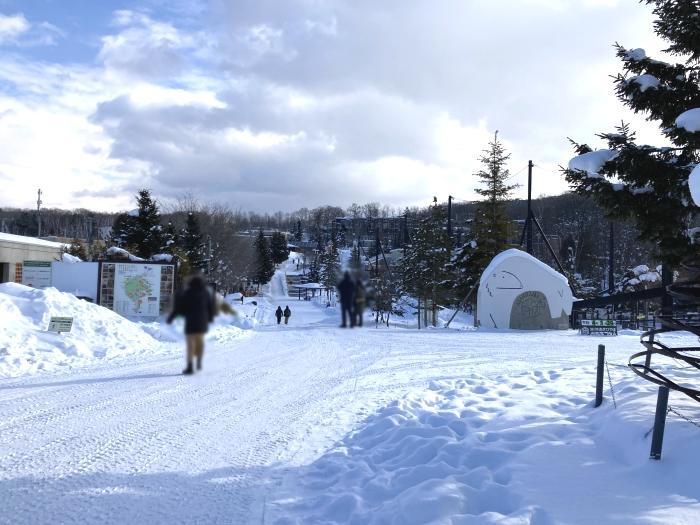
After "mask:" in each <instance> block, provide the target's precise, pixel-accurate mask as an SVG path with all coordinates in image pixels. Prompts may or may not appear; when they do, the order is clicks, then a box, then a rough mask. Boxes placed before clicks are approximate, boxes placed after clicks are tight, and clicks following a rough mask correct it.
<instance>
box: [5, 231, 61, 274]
mask: <svg viewBox="0 0 700 525" xmlns="http://www.w3.org/2000/svg"><path fill="white" fill-rule="evenodd" d="M64 246H65V245H64V244H63V243H60V242H53V241H45V240H43V239H37V238H36V237H25V236H23V235H12V234H10V233H0V283H6V282H16V283H21V282H22V267H23V263H25V262H27V261H32V262H47V263H50V262H52V261H59V260H61V254H62V252H63V247H64Z"/></svg>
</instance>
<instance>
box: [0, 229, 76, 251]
mask: <svg viewBox="0 0 700 525" xmlns="http://www.w3.org/2000/svg"><path fill="white" fill-rule="evenodd" d="M0 241H6V242H16V243H20V244H32V245H34V246H46V247H47V248H58V249H59V250H60V249H62V248H63V247H64V246H66V245H65V244H64V243H62V242H54V241H45V240H44V239H38V238H37V237H25V236H24V235H12V234H11V233H0Z"/></svg>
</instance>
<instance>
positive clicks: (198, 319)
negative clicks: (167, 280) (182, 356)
mask: <svg viewBox="0 0 700 525" xmlns="http://www.w3.org/2000/svg"><path fill="white" fill-rule="evenodd" d="M179 315H181V316H183V317H184V318H185V338H186V340H187V368H185V369H184V370H183V371H182V373H183V374H187V375H189V374H193V373H194V369H193V367H192V362H193V361H194V358H195V357H196V358H197V370H201V369H202V357H203V356H204V334H206V333H207V330H208V329H209V323H211V322H212V321H213V320H214V298H213V296H212V293H211V292H210V291H209V290H208V289H207V284H206V283H205V282H204V279H203V278H202V277H201V276H199V275H193V276H192V277H190V279H189V281H188V282H187V285H186V286H185V288H184V289H183V290H181V291H180V292H179V293H178V294H177V295H176V296H175V304H174V306H173V311H172V312H170V315H169V316H168V319H167V323H168V324H170V323H172V322H173V319H175V317H177V316H179Z"/></svg>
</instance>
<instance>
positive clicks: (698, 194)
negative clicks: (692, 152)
mask: <svg viewBox="0 0 700 525" xmlns="http://www.w3.org/2000/svg"><path fill="white" fill-rule="evenodd" d="M688 187H689V188H690V195H691V197H692V198H693V202H694V203H695V205H696V206H700V164H698V165H696V166H695V167H694V168H693V171H691V172H690V176H689V177H688Z"/></svg>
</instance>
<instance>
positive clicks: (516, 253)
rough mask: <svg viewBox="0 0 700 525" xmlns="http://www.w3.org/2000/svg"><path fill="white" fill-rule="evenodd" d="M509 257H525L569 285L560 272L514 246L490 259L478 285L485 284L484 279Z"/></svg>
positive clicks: (486, 279)
mask: <svg viewBox="0 0 700 525" xmlns="http://www.w3.org/2000/svg"><path fill="white" fill-rule="evenodd" d="M511 258H520V259H525V260H526V261H529V262H531V263H534V264H536V265H537V266H539V267H541V268H542V269H543V270H546V271H547V273H549V274H551V275H552V276H553V277H556V278H557V279H559V280H560V281H562V283H564V284H565V285H566V286H567V287H568V286H569V281H568V280H567V279H566V277H564V276H563V275H562V274H560V273H559V272H557V271H556V270H555V269H554V268H551V267H550V266H548V265H546V264H545V263H543V262H542V261H540V260H539V259H536V258H535V257H533V256H532V255H530V254H529V253H527V252H524V251H522V250H518V249H516V248H511V249H510V250H506V251H504V252H501V253H499V254H498V255H496V257H494V258H493V259H491V262H490V263H489V265H488V266H487V267H486V269H485V270H484V273H482V274H481V279H480V281H479V286H486V281H488V279H489V277H490V276H491V274H492V273H494V272H495V271H496V269H497V268H498V266H499V265H500V264H501V263H502V262H503V261H505V260H506V259H511Z"/></svg>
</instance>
